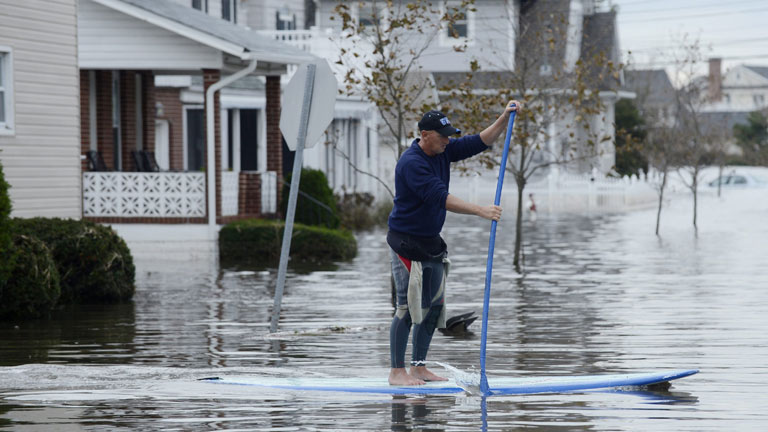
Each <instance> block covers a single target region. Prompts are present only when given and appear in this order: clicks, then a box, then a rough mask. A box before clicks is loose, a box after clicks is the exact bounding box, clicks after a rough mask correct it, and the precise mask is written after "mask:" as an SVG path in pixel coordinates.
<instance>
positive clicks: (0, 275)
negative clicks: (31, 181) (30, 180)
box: [0, 164, 13, 292]
mask: <svg viewBox="0 0 768 432" xmlns="http://www.w3.org/2000/svg"><path fill="white" fill-rule="evenodd" d="M9 187H10V186H9V185H8V183H6V182H5V175H4V174H3V164H0V292H2V290H3V286H4V285H5V282H6V281H7V280H8V277H9V276H10V274H11V271H13V254H12V253H11V243H12V241H11V229H10V215H11V198H10V197H9V196H8V188H9Z"/></svg>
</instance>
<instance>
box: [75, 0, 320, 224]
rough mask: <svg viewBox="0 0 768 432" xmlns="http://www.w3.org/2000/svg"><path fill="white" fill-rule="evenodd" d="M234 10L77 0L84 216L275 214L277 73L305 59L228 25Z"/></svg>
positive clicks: (224, 5) (134, 219)
mask: <svg viewBox="0 0 768 432" xmlns="http://www.w3.org/2000/svg"><path fill="white" fill-rule="evenodd" d="M241 4H242V2H239V1H222V2H212V1H205V0H201V1H191V2H190V1H171V0H79V2H78V14H77V18H78V39H77V46H78V50H79V59H78V64H79V68H80V80H79V82H80V127H81V131H82V140H81V152H82V154H83V155H84V156H86V160H85V161H84V163H83V177H82V178H83V180H82V181H83V216H84V217H85V218H88V219H90V220H94V221H99V222H108V223H150V222H151V223H208V224H211V225H213V224H216V223H226V222H228V221H231V220H234V219H239V218H243V217H257V216H261V215H264V214H272V213H275V212H276V210H277V208H276V202H277V193H278V190H279V187H280V185H279V183H278V179H279V178H280V177H282V140H281V134H280V131H279V128H278V122H279V115H280V94H281V89H280V82H281V75H284V74H285V73H286V72H287V68H288V66H289V65H296V64H299V63H302V62H305V61H308V60H311V59H312V58H314V57H313V56H312V55H310V54H308V53H306V52H304V51H301V50H299V49H296V48H293V47H291V46H289V45H286V44H283V43H281V42H278V41H274V40H272V39H269V38H265V37H262V36H259V35H258V34H256V33H255V32H254V31H251V30H249V29H248V28H246V27H245V26H243V25H238V24H237V23H236V22H237V21H238V19H239V18H238V17H242V16H243V12H244V11H242V10H241V8H240V6H241ZM235 74H238V75H241V76H240V78H241V79H240V80H238V81H235V82H230V81H231V79H230V77H234V76H236V75H235ZM221 85H224V88H223V89H221V90H218V91H214V90H211V89H218V87H220V86H221ZM211 92H213V93H211ZM209 96H212V97H211V98H210V99H209ZM209 158H212V159H211V160H209ZM211 161H212V163H211ZM211 167H213V169H211Z"/></svg>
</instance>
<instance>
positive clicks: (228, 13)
mask: <svg viewBox="0 0 768 432" xmlns="http://www.w3.org/2000/svg"><path fill="white" fill-rule="evenodd" d="M221 17H222V18H223V19H225V20H227V21H230V22H233V23H235V24H237V0H221Z"/></svg>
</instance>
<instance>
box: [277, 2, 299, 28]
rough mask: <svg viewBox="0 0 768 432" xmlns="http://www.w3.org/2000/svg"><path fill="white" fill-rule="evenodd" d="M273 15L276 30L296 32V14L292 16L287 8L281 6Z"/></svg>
mask: <svg viewBox="0 0 768 432" xmlns="http://www.w3.org/2000/svg"><path fill="white" fill-rule="evenodd" d="M275 15H276V16H275V18H276V21H275V22H276V23H277V24H276V28H277V30H296V14H292V13H291V11H290V10H289V9H288V8H287V7H285V6H283V7H282V8H280V10H279V11H277V12H275Z"/></svg>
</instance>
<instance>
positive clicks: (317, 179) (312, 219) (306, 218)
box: [280, 168, 339, 228]
mask: <svg viewBox="0 0 768 432" xmlns="http://www.w3.org/2000/svg"><path fill="white" fill-rule="evenodd" d="M292 176H293V173H289V174H288V177H287V178H286V180H285V184H284V185H283V198H282V201H280V211H281V212H282V214H285V212H286V210H287V209H288V195H289V194H290V191H291V177H292ZM299 190H300V191H301V192H303V193H304V194H306V195H309V196H310V197H312V199H314V200H316V201H319V202H321V203H322V204H323V205H325V206H326V207H328V208H329V209H330V212H329V210H328V209H326V208H323V207H322V206H320V205H318V204H317V203H315V202H313V201H312V199H309V198H307V197H306V196H303V195H302V194H299V195H298V196H297V198H296V215H295V219H294V220H295V221H296V222H298V223H301V224H304V225H317V226H326V227H328V228H338V227H339V211H338V210H337V209H336V198H335V197H334V196H333V190H331V188H330V186H328V178H326V177H325V174H324V173H323V172H322V171H320V170H314V169H309V168H302V169H301V179H300V181H299Z"/></svg>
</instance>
